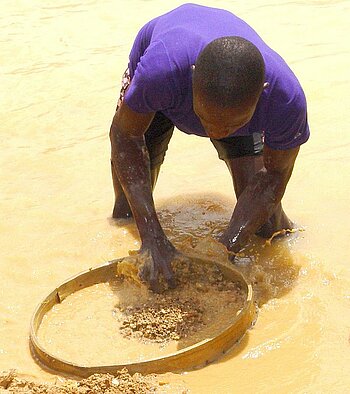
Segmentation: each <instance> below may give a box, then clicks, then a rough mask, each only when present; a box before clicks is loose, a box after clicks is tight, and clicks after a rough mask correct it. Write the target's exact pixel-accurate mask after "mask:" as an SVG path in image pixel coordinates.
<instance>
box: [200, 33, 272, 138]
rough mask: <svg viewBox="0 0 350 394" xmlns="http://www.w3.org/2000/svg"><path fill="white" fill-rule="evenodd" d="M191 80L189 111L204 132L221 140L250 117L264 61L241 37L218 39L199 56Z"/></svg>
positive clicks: (257, 98)
mask: <svg viewBox="0 0 350 394" xmlns="http://www.w3.org/2000/svg"><path fill="white" fill-rule="evenodd" d="M192 81H193V108H194V111H195V113H196V114H197V116H198V117H199V118H200V120H201V122H202V124H203V127H204V129H205V131H206V132H207V134H208V135H209V137H211V138H216V139H220V138H224V137H226V136H228V135H230V134H232V133H234V132H235V131H236V130H238V129H239V128H240V127H242V126H244V125H245V124H246V123H248V122H249V120H250V119H251V117H252V116H253V113H254V110H255V107H256V104H257V102H258V100H259V97H260V94H261V92H262V90H263V88H264V81H265V64H264V60H263V58H262V56H261V53H260V52H259V50H258V48H257V47H256V46H255V45H253V44H252V43H251V42H250V41H247V40H245V39H244V38H241V37H235V36H232V37H222V38H218V39H216V40H214V41H212V42H211V43H209V44H208V45H207V46H206V47H205V48H204V49H203V50H202V52H201V53H200V54H199V56H198V58H197V61H196V64H195V67H194V71H193V79H192Z"/></svg>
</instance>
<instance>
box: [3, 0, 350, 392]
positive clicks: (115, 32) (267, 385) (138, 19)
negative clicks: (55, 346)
mask: <svg viewBox="0 0 350 394" xmlns="http://www.w3.org/2000/svg"><path fill="white" fill-rule="evenodd" d="M178 4H180V2H178V1H173V2H172V4H171V5H169V4H168V3H166V2H161V1H147V2H146V1H141V0H133V1H130V0H128V1H126V0H120V1H117V2H112V1H99V2H97V1H85V2H74V1H72V0H67V1H59V2H57V1H53V0H48V1H45V2H41V1H38V0H37V1H34V0H33V1H30V2H29V1H17V2H12V1H9V0H3V1H2V2H1V10H2V12H1V16H0V31H1V38H0V53H1V59H2V61H1V71H2V72H1V76H0V84H1V96H0V97H1V104H2V105H1V114H2V116H1V125H0V133H1V134H0V135H1V144H0V149H1V154H0V168H1V171H0V184H1V194H0V195H1V199H0V210H1V221H0V230H1V236H0V272H1V279H2V284H1V287H0V319H1V325H0V369H9V368H17V369H18V370H19V371H21V372H22V373H23V374H25V375H28V376H32V377H34V378H39V379H46V380H54V376H52V375H50V374H48V373H47V372H44V371H43V370H42V369H41V368H40V367H39V366H37V365H36V364H35V363H34V362H33V360H32V358H31V356H30V353H29V350H28V325H29V320H30V317H31V314H32V312H33V309H34V307H35V306H36V304H37V303H38V302H39V301H40V300H41V299H42V298H43V297H44V296H45V295H46V294H47V293H48V292H49V291H51V290H52V288H53V287H54V286H55V285H56V284H57V283H59V282H61V281H63V280H65V279H66V278H67V277H69V276H70V275H73V274H75V273H77V272H79V271H81V270H83V269H86V268H88V267H90V266H94V265H97V264H99V263H102V262H104V261H106V260H108V259H112V258H116V257H120V256H123V255H125V254H126V253H127V251H128V250H129V249H135V248H137V247H138V246H139V241H138V238H137V233H136V231H135V227H134V226H133V225H132V224H126V225H125V226H117V225H116V224H115V223H112V222H111V221H110V219H109V218H110V213H111V208H112V203H113V195H112V186H111V179H110V174H109V170H110V169H109V142H108V129H109V124H110V120H111V117H112V114H113V111H114V107H115V102H116V98H117V96H118V91H119V79H120V75H121V73H122V71H123V69H124V67H125V64H126V62H127V54H128V51H129V48H130V45H131V43H132V41H133V38H134V35H135V33H136V31H137V30H138V28H139V27H140V26H141V25H142V24H143V23H144V22H145V21H146V20H148V19H149V18H151V17H153V16H156V15H157V14H159V13H161V12H164V11H167V10H168V9H170V8H172V7H173V6H176V5H178ZM202 4H208V5H209V2H202ZM210 4H211V5H214V6H218V7H223V8H227V9H229V10H232V11H234V12H236V13H237V14H238V15H239V16H241V17H242V18H244V19H246V20H247V21H248V22H249V23H251V24H252V25H253V26H254V27H255V28H256V29H257V30H258V31H259V32H260V34H261V35H262V37H263V38H264V39H266V40H267V41H268V42H269V43H270V45H271V46H272V47H273V48H275V49H276V50H277V51H279V52H280V53H281V55H283V56H284V57H285V59H286V60H287V61H288V62H289V63H290V65H291V67H292V68H293V70H294V71H295V72H296V74H297V75H298V77H299V79H300V81H301V82H302V84H303V86H304V88H305V92H306V95H307V98H308V101H309V121H310V126H311V130H312V138H311V139H310V141H309V142H308V143H307V144H306V145H305V146H303V147H302V149H301V152H300V155H299V158H298V160H297V164H296V168H295V170H294V173H293V176H292V179H291V181H290V184H289V186H288V189H287V193H286V196H285V198H284V205H285V207H286V210H287V212H288V213H289V215H290V216H291V217H292V219H293V220H295V221H296V222H297V223H298V224H299V225H300V226H303V227H304V228H305V230H306V231H304V232H302V233H300V235H299V237H298V238H297V239H292V238H290V239H289V240H287V241H286V242H284V243H276V244H275V245H273V246H271V247H270V248H263V247H262V246H261V245H258V243H257V245H256V246H255V249H254V250H253V251H252V256H253V255H254V256H253V257H252V258H251V259H250V260H254V261H253V262H251V261H250V260H249V259H248V260H244V261H241V262H240V267H241V269H242V270H243V271H245V272H246V274H247V275H248V276H250V277H251V278H252V279H253V281H254V282H256V284H255V286H256V287H257V289H258V290H259V291H260V293H259V294H261V296H260V297H261V298H260V299H261V310H260V315H259V319H258V321H257V324H256V326H255V328H254V329H253V330H252V331H250V332H249V333H248V335H247V336H246V337H245V339H244V340H243V341H242V343H241V344H240V345H239V346H238V347H237V348H236V349H235V350H234V351H233V352H231V353H230V354H228V355H227V356H225V357H224V358H223V359H221V360H220V361H219V362H218V363H215V364H213V365H210V366H208V367H206V368H205V369H202V370H198V371H194V372H190V373H187V374H184V375H182V376H181V377H178V376H175V377H174V379H178V378H180V379H182V380H184V381H185V383H186V384H187V386H188V387H189V388H190V389H191V390H192V391H193V392H195V393H202V392H212V393H216V392H218V393H219V392H220V393H231V392H233V391H234V392H259V393H264V392H288V393H290V392H293V393H294V392H296V393H299V392H300V393H305V392H307V393H310V392H311V393H320V392H322V393H330V392H332V393H343V392H346V391H347V390H348V387H349V386H350V373H349V361H350V344H349V335H350V290H349V288H350V286H349V285H350V273H349V260H350V259H349V257H350V256H349V255H350V254H349V250H348V243H349V242H348V237H349V233H350V231H349V230H350V224H349V220H348V207H349V203H350V200H349V190H350V178H349V176H348V175H347V174H348V173H349V171H350V160H349V158H350V157H349V156H350V155H349V151H348V147H349V145H350V137H349V133H348V131H347V130H348V121H347V115H348V113H347V112H348V111H346V110H348V107H349V101H348V100H347V96H348V91H349V79H348V70H349V66H350V64H349V63H350V56H349V52H348V42H347V40H346V37H348V36H349V24H348V19H349V18H348V15H349V8H350V4H349V2H348V1H336V0H334V1H323V0H322V1H321V0H317V1H315V0H309V1H307V0H305V1H302V0H300V1H284V0H282V1H279V2H272V1H270V2H265V1H264V2H263V1H258V0H252V1H245V2H241V1H214V2H210ZM213 191H215V193H213ZM155 198H156V202H157V207H158V209H159V211H160V212H161V216H162V221H163V223H164V226H165V228H166V229H167V231H168V232H169V233H170V234H172V237H173V239H174V241H176V242H178V244H182V243H184V242H188V239H189V237H197V238H198V237H199V238H200V237H203V236H205V235H208V234H209V233H210V232H211V231H214V232H215V231H217V229H220V228H222V227H223V225H224V224H225V223H226V222H227V220H228V218H229V215H230V210H231V209H232V206H233V205H234V199H233V196H232V186H231V182H230V178H229V174H228V173H227V171H226V168H225V166H224V164H223V163H221V162H219V161H218V159H217V158H216V153H215V151H214V150H213V148H212V146H211V145H210V143H208V141H206V140H204V139H200V138H198V137H197V138H196V137H190V136H185V135H182V134H181V133H180V132H177V133H175V136H174V138H173V141H172V142H171V146H170V149H169V153H168V155H167V160H166V163H165V164H164V167H163V169H162V172H161V176H160V178H159V183H158V185H157V190H156V193H155ZM253 263H254V264H253Z"/></svg>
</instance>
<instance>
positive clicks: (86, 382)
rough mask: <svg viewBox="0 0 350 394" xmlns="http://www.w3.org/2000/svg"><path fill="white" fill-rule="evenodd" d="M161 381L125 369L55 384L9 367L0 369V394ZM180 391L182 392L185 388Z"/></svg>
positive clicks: (118, 393)
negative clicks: (44, 381) (24, 376)
mask: <svg viewBox="0 0 350 394" xmlns="http://www.w3.org/2000/svg"><path fill="white" fill-rule="evenodd" d="M165 385H166V383H164V382H159V381H157V379H156V376H155V375H146V376H143V375H141V374H139V373H135V374H134V375H130V374H129V373H128V371H127V370H126V369H123V370H121V371H119V372H118V373H117V374H115V375H111V374H94V375H91V376H90V377H89V378H87V379H82V380H80V381H75V380H69V379H63V378H60V379H59V383H58V384H46V383H37V382H33V381H30V380H28V379H24V378H20V377H19V376H18V375H17V374H16V372H15V371H13V370H12V371H9V372H3V373H0V393H1V394H2V393H4V394H5V393H23V394H143V393H157V392H158V393H159V392H165V390H166V388H165ZM167 389H169V387H168V388H167ZM174 389H175V388H174ZM176 390H177V392H178V393H180V391H178V389H176ZM181 392H182V393H185V392H186V390H185V389H183V390H181Z"/></svg>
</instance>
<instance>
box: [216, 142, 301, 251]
mask: <svg viewBox="0 0 350 394" xmlns="http://www.w3.org/2000/svg"><path fill="white" fill-rule="evenodd" d="M298 152H299V147H296V148H293V149H288V150H274V149H271V148H269V147H268V146H267V145H265V146H264V153H263V159H264V168H263V169H262V170H260V171H259V172H258V173H257V174H256V175H255V176H253V177H252V178H251V180H250V182H249V184H248V185H247V187H246V188H245V189H244V191H243V193H242V194H241V195H240V196H239V198H238V201H237V204H236V207H235V209H234V211H233V214H232V217H231V220H230V223H229V226H228V228H227V230H226V231H225V232H224V234H223V235H222V236H221V238H220V241H221V242H222V243H223V244H224V245H226V247H227V248H228V250H230V251H232V252H238V251H239V250H240V249H242V248H243V247H245V246H246V245H247V243H248V241H249V238H250V237H251V236H252V235H253V234H255V232H256V231H257V230H258V229H259V228H260V227H261V226H262V225H263V224H264V223H266V222H267V221H268V219H269V218H270V217H271V216H272V214H273V213H274V211H275V209H276V207H277V206H278V204H279V203H280V202H281V199H282V197H283V195H284V192H285V189H286V186H287V183H288V181H289V179H290V176H291V174H292V171H293V167H294V162H295V159H296V157H297V155H298Z"/></svg>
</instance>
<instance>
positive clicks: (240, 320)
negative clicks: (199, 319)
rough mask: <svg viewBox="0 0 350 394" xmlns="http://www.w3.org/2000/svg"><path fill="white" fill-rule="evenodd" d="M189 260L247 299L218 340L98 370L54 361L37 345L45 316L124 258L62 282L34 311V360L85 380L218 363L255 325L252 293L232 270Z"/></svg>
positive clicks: (103, 278)
mask: <svg viewBox="0 0 350 394" xmlns="http://www.w3.org/2000/svg"><path fill="white" fill-rule="evenodd" d="M187 256H188V257H190V258H191V259H192V260H194V261H196V262H201V264H203V263H204V264H208V265H213V264H215V265H216V266H218V267H219V269H220V270H221V272H222V273H223V275H224V277H225V278H226V279H228V280H230V281H233V280H235V281H237V280H238V281H239V282H240V283H241V284H242V287H243V290H244V292H245V293H246V295H247V297H246V299H245V304H244V307H243V308H242V309H241V310H240V312H239V313H238V314H237V315H236V317H235V318H234V319H233V320H232V322H231V324H229V325H228V326H227V327H226V328H224V329H223V330H222V331H221V332H220V333H219V334H218V335H217V336H215V337H213V338H206V339H204V340H202V341H200V342H197V343H195V344H194V345H191V346H188V347H185V348H183V349H181V350H178V351H176V352H173V353H170V354H168V355H165V356H163V357H155V358H150V359H146V360H142V361H139V362H127V363H122V364H110V365H99V366H87V365H80V364H77V363H73V362H70V361H69V360H65V359H63V358H60V357H57V356H55V355H53V354H51V353H50V352H48V351H47V350H45V347H44V346H43V345H42V344H41V343H40V341H39V338H38V330H39V328H40V325H41V323H42V320H43V317H44V316H45V314H46V313H47V312H48V311H49V310H51V309H52V307H53V306H54V305H56V304H59V303H61V302H62V301H63V300H64V299H65V298H66V297H67V296H69V295H70V294H72V293H75V292H76V291H79V290H82V289H84V288H86V287H89V286H92V285H94V284H98V283H102V282H106V281H107V280H108V279H110V278H111V276H113V275H116V274H117V266H118V264H119V263H120V262H122V261H123V260H124V259H125V257H122V258H120V259H115V260H111V261H108V262H107V263H104V264H102V265H100V266H97V267H95V268H89V269H87V270H85V271H83V272H81V273H79V274H77V275H75V276H73V277H71V278H69V279H68V280H66V281H65V282H63V283H62V284H61V285H59V286H58V287H56V288H55V290H53V291H52V292H51V293H50V294H49V295H48V296H46V297H45V298H44V300H43V301H42V302H41V303H40V304H39V305H38V306H37V308H36V309H35V311H34V313H33V316H32V319H31V322H30V335H29V345H30V350H31V353H32V355H33V357H34V358H35V359H36V360H37V361H38V362H39V363H40V364H42V365H44V366H45V367H47V368H49V369H51V370H53V371H55V372H61V373H64V374H68V375H74V376H78V377H88V376H90V375H92V374H94V373H111V374H115V373H116V372H117V371H120V370H121V369H122V368H127V370H128V371H129V373H131V374H133V373H135V372H139V373H142V374H149V373H165V372H179V371H184V370H192V369H195V368H200V367H203V366H205V365H208V364H209V363H211V362H213V361H215V360H217V359H218V358H219V356H220V355H222V354H224V353H226V352H227V351H228V350H230V349H231V348H232V347H233V346H234V345H235V344H236V343H238V342H239V341H240V340H241V339H242V338H243V336H244V335H245V333H246V331H247V330H248V329H249V328H250V327H251V326H252V325H253V324H254V323H255V320H256V318H257V308H256V306H255V303H254V295H253V289H252V286H251V284H250V283H248V282H247V280H246V279H245V277H244V276H243V275H242V274H241V273H240V272H239V271H238V270H236V269H235V268H234V267H233V266H229V265H226V264H224V263H221V262H218V261H213V260H209V259H203V258H202V257H201V258H198V257H195V256H192V255H188V254H187Z"/></svg>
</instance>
